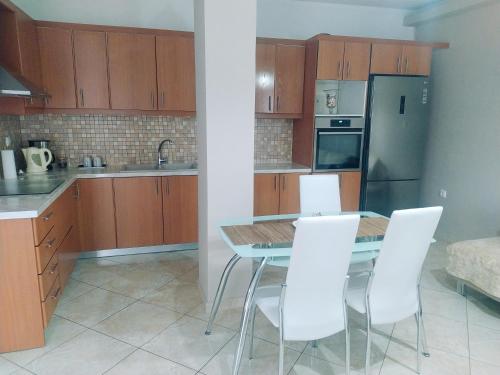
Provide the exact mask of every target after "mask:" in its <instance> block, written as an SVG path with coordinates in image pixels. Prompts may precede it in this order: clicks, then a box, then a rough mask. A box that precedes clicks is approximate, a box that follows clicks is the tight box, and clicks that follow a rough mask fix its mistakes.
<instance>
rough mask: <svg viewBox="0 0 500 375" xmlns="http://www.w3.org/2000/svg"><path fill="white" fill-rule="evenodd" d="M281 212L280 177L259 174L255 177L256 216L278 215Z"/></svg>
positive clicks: (254, 200) (274, 174) (271, 174)
mask: <svg viewBox="0 0 500 375" xmlns="http://www.w3.org/2000/svg"><path fill="white" fill-rule="evenodd" d="M279 211H280V176H279V174H277V173H259V174H256V175H255V177H254V190H253V212H254V215H255V216H266V215H277V214H278V213H279Z"/></svg>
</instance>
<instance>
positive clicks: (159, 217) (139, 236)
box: [113, 177, 163, 248]
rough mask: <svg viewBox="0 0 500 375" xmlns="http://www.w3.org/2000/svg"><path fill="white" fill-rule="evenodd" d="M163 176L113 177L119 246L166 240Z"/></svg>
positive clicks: (134, 245)
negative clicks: (164, 234)
mask: <svg viewBox="0 0 500 375" xmlns="http://www.w3.org/2000/svg"><path fill="white" fill-rule="evenodd" d="M160 185H161V177H133V178H129V177H126V178H114V179H113V190H114V194H115V217H116V241H117V246H118V248H124V247H140V246H151V245H160V244H162V243H163V212H162V196H161V191H160V189H161V186H160Z"/></svg>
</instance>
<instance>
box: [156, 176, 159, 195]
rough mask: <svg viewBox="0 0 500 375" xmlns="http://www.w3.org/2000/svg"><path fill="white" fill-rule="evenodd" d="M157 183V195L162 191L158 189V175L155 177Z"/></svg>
mask: <svg viewBox="0 0 500 375" xmlns="http://www.w3.org/2000/svg"><path fill="white" fill-rule="evenodd" d="M155 183H156V195H158V194H159V193H160V191H159V190H158V177H156V178H155Z"/></svg>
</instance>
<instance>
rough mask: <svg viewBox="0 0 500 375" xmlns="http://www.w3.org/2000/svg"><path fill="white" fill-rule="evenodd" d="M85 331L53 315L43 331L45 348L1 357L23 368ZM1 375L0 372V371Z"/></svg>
mask: <svg viewBox="0 0 500 375" xmlns="http://www.w3.org/2000/svg"><path fill="white" fill-rule="evenodd" d="M84 330H85V328H84V327H82V326H81V325H79V324H76V323H73V322H70V321H69V320H66V319H64V318H61V317H59V316H56V315H54V316H53V317H52V319H51V320H50V323H49V326H48V327H47V329H46V330H45V346H44V347H41V348H36V349H30V350H22V351H18V352H12V353H5V354H3V356H4V357H5V358H7V359H9V360H10V361H12V362H15V363H17V364H18V365H21V366H25V365H27V364H28V363H30V362H31V361H33V360H34V359H36V358H38V357H41V356H42V355H44V354H45V353H47V352H49V351H51V350H53V349H54V348H56V347H58V346H59V345H61V344H63V343H64V342H66V341H68V340H69V339H71V338H73V337H75V336H76V335H78V334H79V333H81V332H83V331H84ZM0 374H1V371H0Z"/></svg>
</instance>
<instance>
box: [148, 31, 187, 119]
mask: <svg viewBox="0 0 500 375" xmlns="http://www.w3.org/2000/svg"><path fill="white" fill-rule="evenodd" d="M156 69H157V80H158V82H157V83H158V109H160V110H168V111H187V112H194V111H196V90H195V78H196V77H195V67H194V38H193V36H185V35H182V36H176V35H172V36H170V35H162V36H157V37H156Z"/></svg>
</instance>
